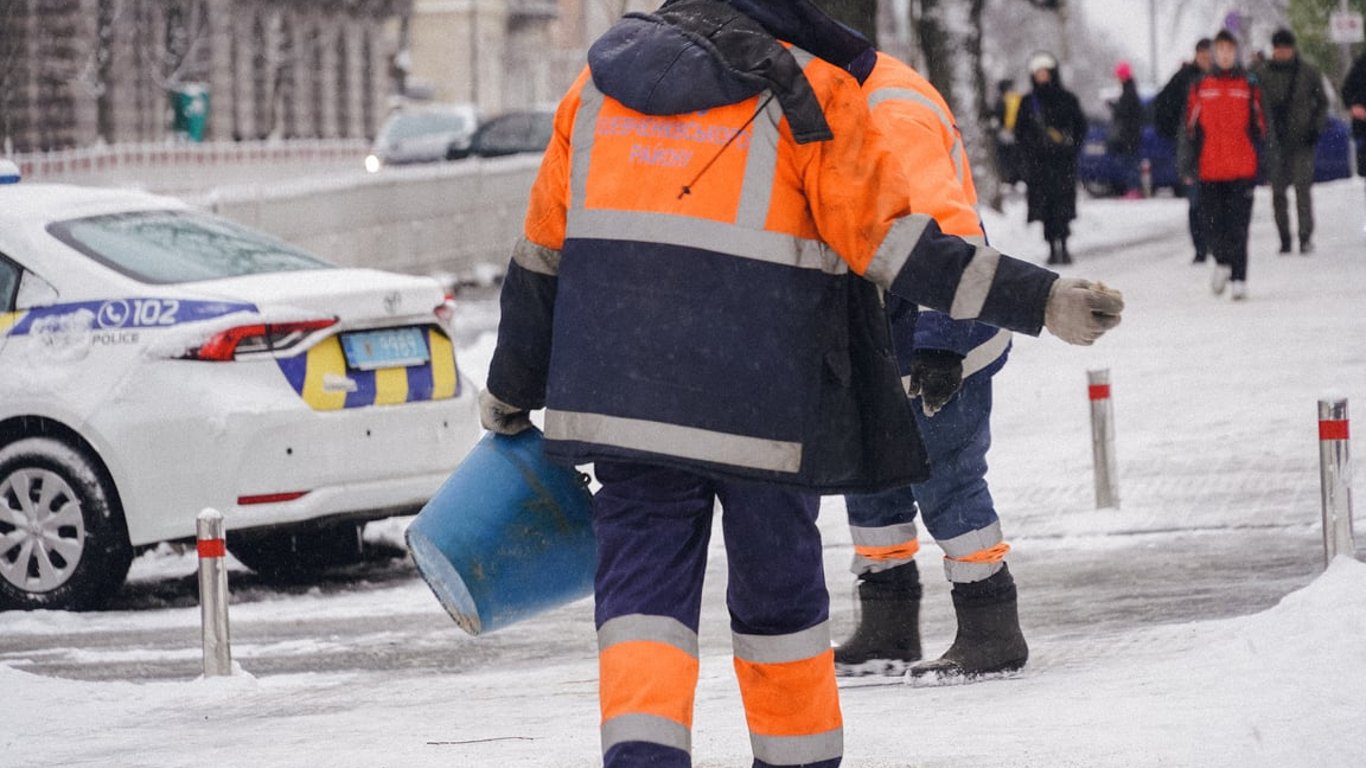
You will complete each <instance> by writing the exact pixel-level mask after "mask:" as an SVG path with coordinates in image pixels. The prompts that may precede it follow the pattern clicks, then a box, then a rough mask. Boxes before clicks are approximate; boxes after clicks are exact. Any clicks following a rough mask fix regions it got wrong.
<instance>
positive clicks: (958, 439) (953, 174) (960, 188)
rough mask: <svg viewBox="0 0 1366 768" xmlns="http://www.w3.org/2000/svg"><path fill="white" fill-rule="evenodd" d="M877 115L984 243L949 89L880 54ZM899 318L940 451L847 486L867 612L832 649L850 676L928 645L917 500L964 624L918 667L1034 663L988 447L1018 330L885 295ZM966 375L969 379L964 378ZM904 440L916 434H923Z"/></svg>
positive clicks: (942, 210)
mask: <svg viewBox="0 0 1366 768" xmlns="http://www.w3.org/2000/svg"><path fill="white" fill-rule="evenodd" d="M863 92H864V93H865V94H866V95H867V99H868V108H869V111H870V112H871V114H872V118H873V122H874V124H875V125H876V126H877V128H878V129H879V130H880V131H881V132H882V133H883V135H885V136H887V137H888V139H889V140H891V141H892V142H893V143H894V144H895V145H896V147H897V149H898V157H900V158H901V160H902V165H903V167H904V170H905V172H906V176H905V179H906V181H907V183H908V187H907V190H908V193H909V194H908V199H909V200H910V202H911V205H912V207H913V208H915V209H916V210H922V211H926V212H927V213H929V214H931V215H932V216H934V218H935V220H936V221H937V222H938V223H939V226H940V228H941V229H942V230H943V231H944V232H946V233H948V234H953V235H959V236H961V237H963V238H964V239H966V240H968V241H969V242H976V243H983V242H985V237H984V236H983V232H982V226H981V222H980V220H979V218H978V216H977V210H976V207H977V190H976V188H975V186H974V185H973V182H972V171H971V169H970V168H969V167H968V160H967V157H966V153H965V152H964V149H963V142H962V138H961V136H960V135H959V132H958V127H957V124H956V122H955V121H954V118H953V113H952V112H951V111H950V110H949V107H948V104H947V103H946V102H945V101H944V98H943V97H942V96H941V95H940V94H939V92H938V91H937V90H935V88H934V86H933V85H931V84H930V82H929V81H928V80H926V79H925V78H924V77H923V76H922V75H921V74H920V73H919V72H916V71H915V70H914V69H912V68H910V67H908V66H906V65H905V64H903V63H902V62H900V61H898V60H896V59H895V58H893V57H891V56H888V55H886V54H885V53H879V54H878V55H877V65H876V66H875V67H874V68H873V73H872V76H871V77H869V78H868V79H867V80H866V81H865V82H864V83H863ZM888 310H889V314H891V316H892V321H893V325H892V330H893V337H894V342H895V347H896V351H897V358H898V361H899V363H900V365H901V370H902V373H903V374H904V375H906V377H907V379H906V380H907V384H908V391H909V392H910V394H911V395H912V396H914V397H916V398H917V400H918V402H917V403H916V407H915V408H914V409H913V411H914V415H915V419H916V422H917V426H918V427H919V430H920V437H921V439H922V440H923V442H924V445H925V450H926V453H927V455H928V458H929V463H930V477H929V479H928V480H926V481H924V482H922V483H918V484H915V485H914V486H906V487H903V488H897V489H893V490H890V491H884V492H882V493H877V494H867V495H863V494H850V495H848V496H846V497H845V503H846V506H847V508H848V510H849V527H850V534H851V536H852V538H853V542H854V563H853V567H852V570H853V572H854V574H855V575H856V576H857V577H858V595H859V605H860V608H861V610H860V613H859V624H858V627H857V629H856V630H855V632H854V634H853V636H852V637H850V639H849V640H848V641H846V642H845V643H843V644H841V645H840V646H839V647H838V648H837V649H836V650H835V665H836V669H837V670H838V672H839V674H841V675H849V676H856V675H866V674H892V675H895V674H901V673H902V672H904V671H905V670H906V669H907V667H909V666H910V664H911V663H912V662H915V661H918V660H920V658H921V655H922V654H921V644H920V626H919V617H920V597H921V586H920V574H919V571H918V569H917V567H916V563H915V560H914V557H915V554H916V553H917V552H918V551H919V549H920V542H919V538H918V532H917V530H916V524H915V516H916V508H917V503H918V506H919V511H920V513H921V514H922V515H923V519H924V522H925V527H926V528H928V529H929V531H930V534H931V535H932V536H934V538H935V541H936V542H938V544H939V547H940V549H942V550H943V551H944V571H945V574H946V575H947V577H948V579H949V581H950V582H951V583H952V584H953V591H952V593H951V594H952V597H953V605H954V611H955V613H956V614H957V617H958V635H957V637H956V638H955V640H954V642H953V645H952V646H951V647H950V648H949V650H948V651H947V652H946V653H945V654H944V655H943V657H941V658H940V659H938V660H935V661H932V662H927V663H925V664H921V665H916V666H915V667H913V668H912V672H911V673H912V674H913V675H915V676H923V675H930V676H933V677H936V678H958V679H970V678H973V677H977V676H980V675H983V674H989V673H997V672H1007V671H1013V670H1016V669H1019V668H1020V667H1022V666H1024V663H1025V661H1026V660H1027V659H1028V657H1029V650H1028V646H1027V645H1026V644H1025V640H1024V635H1023V634H1022V633H1021V632H1020V623H1019V615H1018V612H1017V610H1016V599H1015V585H1014V581H1013V579H1012V578H1011V575H1010V571H1009V569H1008V568H1007V567H1006V563H1005V555H1006V553H1007V552H1008V551H1009V549H1010V547H1009V546H1008V545H1007V544H1006V543H1005V542H1004V540H1003V538H1002V533H1001V524H1000V520H999V519H998V518H997V516H996V509H995V506H994V505H993V503H992V500H991V492H990V490H989V489H988V488H987V482H986V470H987V463H986V454H987V449H988V448H990V447H991V424H990V421H991V377H992V376H993V375H994V374H995V373H996V372H997V371H999V370H1001V368H1002V367H1003V366H1004V365H1005V362H1006V356H1007V354H1008V353H1009V351H1010V332H1009V331H1006V330H1002V329H1000V328H996V327H993V326H990V325H986V324H983V323H978V322H974V321H972V320H955V319H954V318H953V317H952V316H951V315H949V314H946V313H944V312H937V311H934V310H925V311H923V312H920V313H919V316H918V317H917V313H916V308H915V307H914V306H912V305H907V304H906V303H905V302H899V301H898V300H897V299H896V297H891V298H890V299H889V300H888ZM960 388H961V389H960ZM907 439H909V440H913V439H914V436H913V435H908V436H907Z"/></svg>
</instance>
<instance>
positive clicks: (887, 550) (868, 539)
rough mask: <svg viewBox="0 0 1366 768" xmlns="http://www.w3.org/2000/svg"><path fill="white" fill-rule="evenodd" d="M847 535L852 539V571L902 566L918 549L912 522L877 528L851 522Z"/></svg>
mask: <svg viewBox="0 0 1366 768" xmlns="http://www.w3.org/2000/svg"><path fill="white" fill-rule="evenodd" d="M849 535H850V537H851V538H852V539H853V540H854V564H853V566H852V570H853V572H854V573H856V574H864V573H878V572H879V571H887V570H891V569H892V568H896V567H897V566H899V565H905V564H906V563H909V562H911V560H912V558H914V557H915V554H916V553H917V552H919V551H920V540H919V539H918V538H916V528H915V522H914V521H912V522H906V523H897V524H896V525H888V526H883V527H881V528H861V527H859V526H855V525H851V526H849Z"/></svg>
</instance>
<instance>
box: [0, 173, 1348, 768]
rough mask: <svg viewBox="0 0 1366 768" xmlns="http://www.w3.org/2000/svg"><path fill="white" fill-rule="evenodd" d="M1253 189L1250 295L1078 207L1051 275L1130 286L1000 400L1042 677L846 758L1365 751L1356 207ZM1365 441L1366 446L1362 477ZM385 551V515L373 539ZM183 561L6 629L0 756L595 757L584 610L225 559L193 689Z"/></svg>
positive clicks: (1024, 588)
mask: <svg viewBox="0 0 1366 768" xmlns="http://www.w3.org/2000/svg"><path fill="white" fill-rule="evenodd" d="M1264 192H1265V190H1262V193H1263V194H1260V195H1259V198H1258V201H1257V209H1256V212H1255V214H1254V216H1255V218H1256V223H1255V224H1254V227H1253V255H1252V260H1251V261H1252V263H1251V267H1250V279H1249V287H1250V291H1251V298H1250V300H1249V301H1247V302H1244V303H1240V304H1235V303H1231V302H1229V301H1228V299H1227V297H1225V298H1223V299H1215V298H1213V297H1211V296H1210V294H1209V289H1208V283H1207V273H1206V271H1205V270H1204V269H1202V268H1198V267H1192V266H1191V265H1189V264H1188V262H1189V252H1188V251H1189V245H1188V242H1187V240H1186V235H1185V231H1184V226H1185V206H1184V203H1182V202H1181V201H1179V200H1169V199H1159V200H1151V201H1090V200H1085V199H1083V201H1082V208H1081V213H1082V218H1081V219H1080V220H1079V221H1078V222H1077V225H1076V232H1077V237H1076V240H1077V247H1076V249H1075V253H1076V254H1077V256H1078V259H1077V261H1078V263H1077V265H1076V266H1075V267H1072V268H1070V269H1069V273H1070V274H1076V275H1079V276H1086V277H1098V278H1101V279H1103V280H1105V281H1106V282H1107V283H1108V284H1111V285H1114V286H1116V287H1118V288H1120V289H1122V290H1123V291H1124V292H1125V295H1126V300H1127V302H1128V310H1127V312H1126V319H1125V322H1124V325H1123V326H1121V327H1120V329H1118V330H1117V331H1116V332H1115V333H1114V334H1112V335H1111V336H1108V337H1106V338H1105V339H1103V340H1102V341H1101V342H1100V343H1099V344H1098V345H1097V346H1096V347H1094V348H1090V349H1077V348H1071V347H1067V346H1065V345H1063V344H1061V343H1060V342H1058V341H1057V340H1055V339H1041V340H1031V339H1020V340H1019V341H1018V342H1017V344H1016V347H1015V351H1014V352H1013V353H1012V357H1011V362H1010V364H1009V365H1008V366H1007V367H1006V369H1005V371H1004V372H1003V373H1002V374H1000V376H999V377H998V379H997V382H998V384H997V387H996V412H995V416H994V418H993V423H994V427H995V428H994V433H995V437H996V441H995V447H994V448H993V451H992V454H991V459H992V471H991V479H992V483H993V491H994V493H995V495H996V498H997V502H998V507H999V508H1000V510H1001V514H1002V519H1003V525H1004V528H1005V532H1006V536H1007V539H1008V540H1009V541H1010V542H1011V543H1012V545H1013V546H1014V551H1013V552H1012V554H1011V556H1010V562H1011V569H1012V571H1013V572H1014V573H1015V575H1016V579H1017V582H1018V583H1019V586H1020V601H1021V602H1020V605H1021V619H1022V622H1023V624H1024V629H1025V632H1026V635H1027V637H1028V638H1029V641H1030V644H1031V649H1032V656H1031V660H1030V665H1029V667H1028V668H1027V669H1026V671H1025V673H1024V674H1023V675H1021V676H1020V677H1019V678H1017V679H1014V680H1010V681H1005V682H999V683H985V684H981V685H975V686H969V687H965V688H960V689H932V690H911V689H904V688H900V687H895V686H892V687H880V688H869V689H863V690H849V691H846V692H845V693H844V695H843V701H844V713H845V720H846V738H847V749H848V754H849V760H848V761H846V764H847V765H851V766H853V765H858V766H862V767H864V768H891V767H892V766H898V767H900V766H918V767H922V768H929V767H930V766H944V767H945V768H947V767H948V766H953V768H979V767H980V768H985V767H986V766H1000V765H1010V766H1026V768H1044V767H1045V766H1047V767H1048V768H1054V767H1055V766H1087V767H1088V768H1095V767H1096V766H1103V767H1110V766H1113V767H1114V768H1120V767H1121V766H1123V767H1125V768H1127V767H1129V766H1142V767H1145V768H1146V767H1147V766H1153V767H1154V768H1156V766H1187V765H1202V766H1229V767H1230V768H1232V766H1262V765H1265V766H1273V765H1274V766H1277V768H1311V767H1312V768H1321V767H1323V766H1328V767H1329V768H1338V767H1339V766H1340V767H1341V768H1349V766H1350V767H1351V768H1360V766H1361V765H1363V764H1366V736H1363V735H1362V731H1361V728H1360V723H1361V719H1360V718H1361V713H1362V711H1363V707H1362V704H1361V702H1362V701H1363V700H1366V652H1363V651H1362V650H1361V645H1360V638H1361V637H1362V636H1366V566H1361V565H1358V564H1351V563H1346V562H1340V563H1336V564H1335V567H1334V569H1333V570H1331V571H1330V572H1329V573H1328V574H1326V575H1325V574H1324V569H1323V562H1322V542H1321V538H1320V536H1321V534H1320V531H1319V528H1318V513H1319V496H1318V493H1319V492H1318V476H1317V462H1318V454H1317V445H1316V436H1317V433H1316V423H1315V415H1314V403H1315V400H1316V399H1317V398H1318V397H1320V396H1321V395H1323V394H1325V393H1327V392H1336V393H1340V394H1342V395H1345V396H1348V397H1350V398H1352V399H1353V400H1354V403H1355V410H1356V411H1357V420H1358V422H1360V421H1361V419H1362V414H1363V413H1366V410H1363V409H1366V313H1363V312H1362V310H1361V306H1362V300H1363V298H1366V258H1364V257H1363V251H1366V244H1364V243H1363V236H1362V232H1361V229H1360V227H1361V222H1362V219H1363V202H1362V190H1361V187H1360V181H1359V180H1357V181H1353V182H1348V183H1337V184H1332V185H1326V186H1322V187H1319V188H1318V203H1319V213H1320V234H1319V236H1318V240H1319V253H1318V254H1316V255H1314V256H1313V257H1311V258H1302V257H1299V256H1293V257H1277V256H1275V255H1274V253H1273V250H1274V244H1275V234H1274V229H1273V228H1272V227H1271V224H1270V206H1269V200H1268V199H1267V198H1266V196H1265V195H1264ZM1007 213H1008V216H1007V217H1006V218H997V217H990V218H989V219H988V227H989V230H990V231H991V232H992V234H993V239H994V241H995V242H996V243H997V244H999V245H1001V246H1002V247H1003V249H1004V250H1006V251H1007V252H1009V253H1012V254H1016V255H1019V256H1022V257H1025V258H1030V259H1033V260H1036V261H1037V260H1041V257H1042V255H1043V254H1044V247H1043V244H1042V242H1039V241H1040V240H1041V238H1040V237H1039V235H1038V232H1037V228H1036V229H1033V230H1026V229H1025V228H1024V226H1023V225H1022V223H1021V221H1020V219H1022V218H1023V216H1022V213H1021V212H1020V211H1019V210H1018V209H1011V210H1009V211H1008V212H1007ZM461 311H462V313H463V314H462V318H461V321H460V322H461V323H462V324H463V326H464V334H465V335H464V337H463V339H462V342H463V344H462V348H461V362H462V365H463V366H464V368H465V371H466V373H467V375H469V376H470V377H471V378H472V379H473V380H476V381H481V380H482V379H483V371H484V368H485V367H486V366H487V359H488V355H489V352H490V347H491V340H490V337H489V336H488V335H487V333H480V331H488V330H491V329H492V328H493V327H494V326H495V324H496V311H497V310H496V303H495V302H493V301H491V300H489V299H487V298H485V299H479V300H474V301H468V302H466V304H465V306H463V307H462V309H461ZM1098 367H1109V368H1110V369H1111V371H1112V376H1113V381H1114V397H1115V412H1116V424H1117V450H1118V455H1119V469H1120V493H1121V498H1122V505H1121V509H1118V510H1094V509H1093V506H1094V504H1093V499H1092V488H1091V479H1090V477H1091V476H1090V473H1091V457H1090V437H1089V426H1088V418H1089V411H1088V404H1087V401H1086V395H1085V383H1086V378H1085V372H1086V370H1087V369H1089V368H1098ZM1357 432H1358V435H1360V434H1361V431H1360V430H1358V431H1357ZM1364 447H1366V445H1363V441H1362V440H1361V438H1360V437H1357V438H1356V440H1355V445H1354V448H1356V449H1357V450H1356V451H1355V454H1356V456H1357V459H1358V463H1360V462H1361V461H1364V460H1366V453H1363V451H1362V449H1363V448H1364ZM1360 476H1361V473H1360V472H1358V477H1360ZM1356 492H1357V508H1358V509H1357V514H1358V525H1357V530H1358V535H1357V541H1358V544H1359V547H1358V556H1359V557H1366V526H1363V525H1362V523H1361V521H1360V518H1361V517H1363V516H1366V515H1363V511H1362V509H1361V508H1362V504H1363V502H1362V499H1363V498H1364V497H1366V492H1363V489H1362V487H1361V484H1360V482H1357V484H1356ZM843 517H844V516H843V508H842V501H841V500H839V499H834V498H832V499H827V500H826V502H825V506H824V514H823V515H822V519H821V527H822V530H823V531H824V534H825V537H826V549H825V552H826V567H827V582H828V584H829V586H830V590H831V600H832V615H833V619H834V623H835V628H834V634H835V636H836V637H837V638H839V637H843V636H844V635H846V634H847V633H848V630H849V628H850V627H851V625H852V621H853V615H852V610H853V606H852V600H851V597H852V595H851V579H850V577H849V575H848V573H847V571H846V568H847V565H848V561H849V557H850V548H849V539H848V532H847V529H846V528H845V525H844V520H843ZM400 532H401V522H400V521H388V523H386V524H383V525H375V526H372V528H371V529H370V531H368V534H367V535H368V536H369V537H370V538H372V539H373V540H375V541H377V542H380V543H381V544H382V543H384V542H394V541H397V540H398V539H399V536H400ZM712 551H713V557H712V562H711V564H710V570H709V577H708V582H707V589H706V595H705V597H704V610H703V619H702V632H701V644H702V647H701V652H702V682H701V685H700V687H699V695H698V704H697V716H696V721H695V728H694V732H695V752H696V754H697V765H698V766H699V768H704V767H705V768H719V766H738V765H742V764H748V746H747V743H746V739H745V737H744V725H743V719H742V718H741V715H740V708H739V707H740V705H739V697H738V692H737V691H736V689H735V684H734V681H733V678H732V676H731V672H730V669H729V666H730V662H729V653H730V638H729V633H728V631H727V627H726V616H725V609H724V589H725V572H724V557H723V550H722V549H721V547H720V537H719V532H718V535H716V536H714V537H713V548H712ZM934 560H935V555H934V547H933V545H932V544H930V543H929V542H928V541H927V542H926V544H925V554H924V555H923V556H922V557H921V561H922V562H921V567H922V569H923V572H924V573H925V574H926V576H927V578H926V597H925V601H924V611H923V627H924V632H925V641H926V649H927V651H928V652H930V653H937V652H938V651H939V650H941V649H942V648H943V647H945V646H946V645H947V643H948V642H949V641H950V639H951V637H952V632H953V625H952V618H951V608H950V604H949V598H948V594H947V593H948V586H947V584H946V583H944V582H943V580H942V579H941V578H939V577H938V573H937V570H938V569H937V565H936V564H935V562H934ZM193 569H194V561H193V559H192V557H191V556H190V555H188V554H180V553H176V552H174V551H171V550H170V549H163V550H161V551H159V552H156V553H151V554H149V555H147V556H145V557H143V558H142V559H140V560H139V561H138V562H137V563H136V564H135V566H134V573H133V575H132V578H131V580H130V583H129V586H128V587H127V588H126V589H125V590H124V592H123V593H122V594H121V595H120V596H119V598H118V600H117V602H116V605H115V607H114V610H112V611H110V612H106V613H102V614H62V613H33V614H3V615H0V766H4V767H5V768H10V766H11V765H13V766H16V767H17V766H39V765H42V766H49V765H87V764H88V765H102V766H116V767H117V768H133V767H134V766H144V765H147V766H152V765H155V766H180V765H185V766H189V765H196V764H198V763H199V761H200V760H201V759H203V758H205V757H208V758H210V759H212V760H213V761H214V762H216V763H217V764H220V765H243V766H247V765H250V766H281V767H284V766H304V765H321V764H327V765H336V766H367V768H373V767H374V766H395V767H397V766H405V767H406V766H418V767H419V768H425V767H427V766H431V767H432V768H435V767H436V766H443V768H444V766H452V765H453V766H467V765H470V766H473V765H496V766H546V767H547V768H569V767H571V766H572V767H573V768H578V767H580V766H591V765H594V764H595V763H596V762H597V757H596V753H597V747H596V740H597V736H596V730H595V716H596V704H595V696H594V679H595V674H596V661H595V650H596V644H595V640H594V636H593V628H592V621H591V605H590V603H589V602H588V601H583V602H580V603H577V604H574V605H571V606H567V607H565V608H562V609H560V610H558V611H555V612H553V613H551V614H548V615H546V616H543V617H539V618H537V619H535V620H533V621H528V622H525V623H523V624H519V625H516V626H514V627H512V628H509V629H507V630H504V631H501V632H497V633H494V634H492V635H489V636H487V637H482V638H469V637H467V636H465V635H464V634H463V633H461V632H460V631H459V630H458V629H457V628H456V627H455V625H454V624H453V623H452V622H451V621H450V620H449V619H448V618H446V616H445V615H444V614H443V613H442V612H441V610H440V608H439V607H438V606H437V604H436V602H435V600H434V599H433V598H432V597H431V595H430V594H429V593H428V592H427V589H426V587H425V586H423V585H422V584H421V583H420V581H419V580H417V579H416V577H415V574H414V571H413V569H412V567H411V565H409V564H408V563H407V562H406V561H405V560H403V559H401V558H398V559H390V560H378V561H375V562H371V563H367V564H364V565H362V566H357V567H355V568H353V569H351V570H349V571H347V572H343V573H339V574H334V575H332V576H329V577H328V578H327V579H325V580H323V581H321V582H320V583H317V584H314V585H309V586H296V587H289V588H281V587H278V586H272V585H268V584H263V583H261V582H260V581H259V580H258V579H257V578H256V577H255V576H254V575H252V574H250V573H249V572H246V571H241V570H235V571H234V572H233V573H232V584H233V589H234V594H233V605H232V638H233V649H234V654H235V658H236V659H237V660H238V661H239V662H240V663H241V665H242V667H243V669H245V670H246V671H247V672H249V673H251V675H253V676H254V678H253V677H245V678H241V679H239V678H233V679H231V680H228V681H212V682H205V681H200V682H193V678H194V677H195V675H196V674H197V673H198V669H199V649H198V621H199V617H198V609H197V607H196V605H197V601H196V596H195V589H196V587H195V582H194V578H193ZM1287 596H1289V597H1287ZM2 692H9V695H6V694H5V693H2ZM64 708H65V711H66V712H68V713H69V714H70V717H61V716H59V715H58V714H56V713H58V712H62V711H63V709H64ZM319 734H324V735H325V738H319ZM191 744H193V745H195V746H194V747H193V748H192V747H191V746H190V745H191Z"/></svg>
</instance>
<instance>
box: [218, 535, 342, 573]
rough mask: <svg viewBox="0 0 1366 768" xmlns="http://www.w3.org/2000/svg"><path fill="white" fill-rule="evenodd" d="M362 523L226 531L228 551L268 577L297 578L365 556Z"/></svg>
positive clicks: (243, 563)
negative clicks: (281, 529)
mask: <svg viewBox="0 0 1366 768" xmlns="http://www.w3.org/2000/svg"><path fill="white" fill-rule="evenodd" d="M360 533H361V526H360V525H359V524H357V523H342V524H339V525H330V526H327V527H325V528H313V529H308V530H299V529H294V530H291V531H264V532H260V533H256V532H252V531H242V532H239V533H236V534H229V535H228V551H230V552H232V554H233V557H236V558H237V559H238V560H240V561H241V562H242V565H245V566H246V567H248V568H250V569H252V570H253V571H256V572H257V573H258V574H260V575H262V576H265V577H267V578H273V579H286V580H296V579H301V578H304V577H307V576H312V575H314V574H317V573H320V572H322V571H325V570H327V569H328V568H334V567H338V566H343V565H352V564H354V563H358V562H360V561H361V560H362V559H363V558H364V546H363V545H362V542H361V537H360Z"/></svg>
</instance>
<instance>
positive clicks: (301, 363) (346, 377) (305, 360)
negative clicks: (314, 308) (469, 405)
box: [276, 327, 460, 411]
mask: <svg viewBox="0 0 1366 768" xmlns="http://www.w3.org/2000/svg"><path fill="white" fill-rule="evenodd" d="M426 335H427V349H428V351H429V353H430V355H429V359H428V361H427V362H426V363H424V364H422V365H413V366H408V367H403V368H379V369H376V370H373V371H355V370H349V369H347V367H346V355H345V354H344V353H343V352H342V346H341V340H340V339H339V338H338V337H336V336H331V337H329V338H327V339H324V340H323V341H321V342H319V343H318V344H316V345H314V346H313V347H312V348H310V349H309V350H308V352H306V353H304V354H301V355H296V356H294V357H287V358H281V359H279V360H277V361H276V362H277V363H278V364H279V366H280V371H281V372H282V373H284V375H285V379H286V380H288V381H289V384H290V386H292V387H293V388H294V391H295V392H297V393H299V396H300V397H302V398H303V400H304V402H305V403H307V404H308V406H309V407H310V408H312V409H313V410H315V411H337V410H341V409H343V408H364V407H367V406H372V405H400V404H402V403H413V402H420V401H423V400H448V399H450V398H452V397H455V396H456V395H458V394H459V393H460V376H459V375H458V373H457V371H456V366H455V346H454V345H453V344H451V340H450V339H448V338H446V335H445V334H444V333H442V332H441V331H440V330H438V329H436V328H434V327H433V328H428V329H427V334H426Z"/></svg>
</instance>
